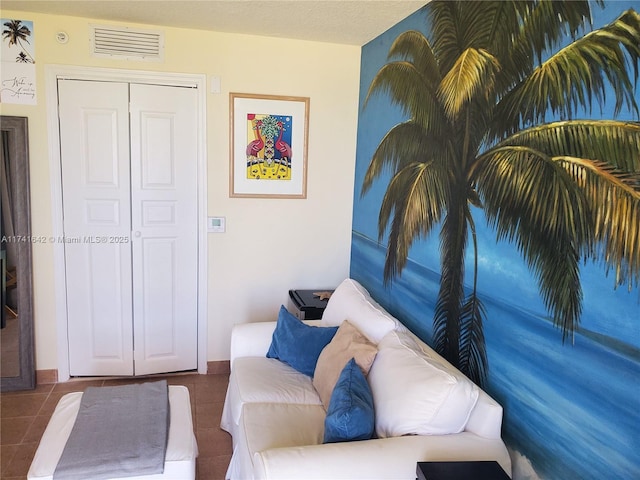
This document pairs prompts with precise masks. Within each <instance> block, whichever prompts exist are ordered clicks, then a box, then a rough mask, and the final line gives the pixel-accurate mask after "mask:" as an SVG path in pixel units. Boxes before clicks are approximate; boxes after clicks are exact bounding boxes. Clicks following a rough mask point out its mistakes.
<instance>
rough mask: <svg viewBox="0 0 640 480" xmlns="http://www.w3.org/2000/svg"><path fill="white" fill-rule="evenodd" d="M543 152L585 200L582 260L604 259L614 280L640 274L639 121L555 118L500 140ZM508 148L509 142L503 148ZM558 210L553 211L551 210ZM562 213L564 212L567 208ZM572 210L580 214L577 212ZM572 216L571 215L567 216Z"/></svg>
mask: <svg viewBox="0 0 640 480" xmlns="http://www.w3.org/2000/svg"><path fill="white" fill-rule="evenodd" d="M507 144H512V145H520V146H526V147H527V148H531V149H534V150H536V151H540V152H544V155H546V156H547V157H548V158H549V161H550V162H553V163H555V164H557V165H558V166H559V167H560V168H562V169H564V170H565V172H566V173H567V174H568V175H569V178H571V179H572V181H573V183H574V184H575V186H576V187H577V188H579V189H580V191H581V196H582V197H583V198H584V199H585V202H586V204H587V205H588V212H589V213H588V215H586V216H584V217H577V216H576V220H575V221H576V222H577V218H583V223H584V222H587V221H588V222H589V223H588V224H587V223H585V224H584V225H585V228H588V229H589V231H590V232H591V233H590V235H589V236H583V237H580V238H583V239H584V241H583V242H580V240H579V238H577V239H576V241H578V242H580V243H578V245H580V246H581V248H582V250H581V252H582V254H583V256H584V258H585V259H587V258H591V259H594V260H599V259H600V260H603V261H604V263H605V265H607V267H608V268H611V269H613V270H614V271H615V285H616V286H618V285H622V284H624V283H627V284H628V287H629V288H632V287H633V285H637V284H638V282H639V279H640V233H639V232H640V124H638V123H636V122H619V121H614V120H600V121H570V122H555V123H551V124H546V125H540V126H537V127H532V128H530V129H527V130H523V131H521V132H518V133H516V134H514V135H512V136H511V137H509V138H508V139H507V140H505V141H504V142H502V143H501V144H499V145H497V146H496V151H498V150H500V149H501V148H502V147H503V146H505V145H507ZM506 148H508V147H506ZM554 215H557V213H554ZM564 215H565V216H567V215H568V214H567V213H565V214H564ZM576 215H584V213H583V214H580V213H579V212H577V213H576ZM567 218H571V217H567Z"/></svg>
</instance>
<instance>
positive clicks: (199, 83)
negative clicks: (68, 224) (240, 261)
mask: <svg viewBox="0 0 640 480" xmlns="http://www.w3.org/2000/svg"><path fill="white" fill-rule="evenodd" d="M61 78H66V79H74V80H99V81H114V82H115V81H119V82H130V83H144V84H156V85H168V86H182V87H192V88H195V89H196V90H197V92H198V112H197V115H198V373H201V374H206V373H207V345H208V336H207V335H208V331H207V330H208V329H207V292H208V288H207V270H208V269H207V231H206V220H207V142H206V132H207V129H206V105H207V102H206V101H207V98H206V85H207V80H206V75H203V74H187V73H166V72H153V71H139V70H122V69H111V68H95V67H77V66H71V65H45V88H46V98H47V127H48V128H47V130H48V132H49V169H50V173H51V174H50V178H51V209H52V227H53V237H54V238H62V236H63V234H64V228H63V216H62V177H61V175H62V172H61V161H60V126H59V123H58V79H61ZM53 255H54V281H55V300H56V302H55V304H56V311H55V318H56V320H55V321H56V330H57V347H58V348H57V349H58V381H61V382H65V381H67V380H69V378H70V375H69V342H68V335H67V333H68V331H67V299H66V282H65V273H64V270H65V266H64V265H65V262H64V244H63V243H61V242H54V243H53Z"/></svg>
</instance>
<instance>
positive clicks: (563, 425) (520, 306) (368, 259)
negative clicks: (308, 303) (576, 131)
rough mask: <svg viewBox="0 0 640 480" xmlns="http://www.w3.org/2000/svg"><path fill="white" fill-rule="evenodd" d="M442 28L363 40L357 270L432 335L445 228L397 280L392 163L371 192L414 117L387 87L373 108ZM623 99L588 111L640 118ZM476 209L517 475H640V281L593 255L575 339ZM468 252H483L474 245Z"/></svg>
mask: <svg viewBox="0 0 640 480" xmlns="http://www.w3.org/2000/svg"><path fill="white" fill-rule="evenodd" d="M591 8H592V12H593V24H594V26H595V27H598V26H602V25H605V24H607V23H609V22H612V21H613V20H615V19H616V18H617V17H618V16H619V15H620V14H621V13H622V12H623V11H625V10H627V9H629V8H635V9H636V10H640V2H638V1H616V2H606V3H604V6H603V8H601V6H600V5H599V4H597V3H595V2H593V3H592V5H591ZM430 28H431V26H430V25H428V22H427V16H426V12H425V9H422V10H420V11H418V12H416V13H415V14H414V15H412V16H410V17H408V18H407V19H405V20H404V21H402V22H401V23H399V24H398V25H396V26H395V27H393V28H392V29H390V30H389V31H387V32H385V33H384V34H383V35H381V36H379V37H378V38H376V39H374V40H373V41H372V42H370V43H368V44H367V45H365V46H364V47H363V50H362V64H361V84H360V106H361V111H360V119H359V125H358V148H357V158H356V172H355V188H354V215H353V237H352V254H351V276H352V277H353V278H355V279H356V280H358V281H360V282H361V283H362V284H363V285H364V286H365V287H366V288H367V289H368V290H369V291H370V292H371V293H372V295H373V297H374V298H376V299H377V300H378V301H379V302H380V303H381V304H382V305H383V306H385V308H387V309H388V310H389V311H390V312H391V313H393V314H394V315H396V316H397V317H398V318H400V319H402V321H403V322H404V323H405V324H406V325H407V326H408V327H409V328H410V329H411V330H412V331H414V332H415V333H416V334H418V335H419V336H420V337H421V338H422V339H423V340H425V341H426V342H427V343H430V344H432V342H433V339H434V332H433V322H432V320H433V316H434V310H435V306H436V299H437V296H438V291H439V289H440V280H441V277H440V238H439V236H438V232H439V230H438V229H435V230H434V231H433V232H432V233H431V234H430V235H429V236H427V237H426V238H421V239H420V240H419V241H417V242H415V243H414V244H413V245H412V247H411V249H410V251H409V254H408V261H407V264H406V266H405V268H404V269H403V270H402V272H401V274H400V275H399V276H397V277H396V278H395V279H394V280H393V281H391V282H389V283H385V282H384V275H383V271H384V265H385V255H386V249H387V243H388V231H387V233H386V234H385V235H383V237H382V238H381V239H380V240H378V215H379V212H380V206H381V204H382V199H383V196H384V194H385V191H386V189H387V186H388V183H389V180H390V179H391V172H386V173H385V174H384V175H382V176H381V177H379V178H378V179H377V180H376V181H375V182H373V184H372V185H371V188H370V189H369V190H368V191H367V193H366V194H365V195H362V185H363V182H364V179H365V175H366V172H367V169H368V168H369V164H370V162H371V159H372V156H373V155H374V152H375V150H376V148H377V147H378V145H379V144H380V141H381V139H382V138H383V137H384V136H385V135H386V134H387V132H388V131H389V130H390V129H391V128H392V127H393V126H394V125H397V124H399V123H400V122H403V121H404V120H406V115H404V114H403V112H402V109H401V108H400V107H399V106H397V105H394V104H393V103H392V102H391V101H390V98H389V97H388V96H385V95H377V96H374V97H371V98H370V99H369V101H368V103H367V105H366V111H365V109H364V108H363V105H364V103H365V97H366V94H367V91H368V89H369V86H370V85H371V82H372V81H373V79H374V77H375V76H376V74H377V72H378V71H379V70H380V69H381V67H382V66H383V65H385V63H386V62H388V59H387V53H388V52H389V48H390V46H391V45H392V43H393V41H394V40H395V39H396V38H397V37H398V36H399V35H400V34H401V33H403V32H406V31H409V30H417V31H421V32H423V33H424V34H425V35H427V36H428V34H429V31H430ZM567 41H569V40H567ZM634 88H636V89H635V90H634V92H636V93H635V96H636V98H637V97H638V96H637V87H634ZM614 99H615V96H614V95H613V94H610V95H608V102H607V103H606V104H605V107H604V108H603V109H602V110H600V109H599V108H598V109H595V108H594V109H593V111H591V112H588V117H589V118H598V116H601V117H602V118H613V117H614V116H615V118H617V119H623V120H631V121H633V122H637V121H638V116H637V112H633V111H630V110H629V109H626V110H625V109H623V110H621V111H620V112H614V110H615V106H614V103H615V101H614ZM596 110H597V111H596ZM385 175H386V177H385ZM472 214H473V218H474V220H475V225H476V227H477V242H478V272H477V275H478V279H477V288H478V296H479V297H480V299H481V300H482V302H483V304H484V307H485V310H486V315H485V319H484V336H485V341H486V353H487V362H488V374H487V380H486V384H485V389H486V390H487V391H488V392H489V393H490V394H491V395H492V396H493V397H494V398H496V400H498V401H499V402H500V403H501V405H503V407H504V424H503V434H504V438H505V441H506V442H507V444H508V446H509V447H510V449H511V450H512V452H513V456H512V458H513V460H514V472H513V473H514V478H516V479H536V478H540V479H545V480H547V479H548V480H552V479H558V480H564V479H602V478H606V479H635V478H640V383H639V382H640V289H639V288H638V286H637V285H632V288H630V289H629V288H628V285H623V286H620V287H618V288H614V286H615V281H614V276H613V274H612V273H611V272H609V274H607V271H606V270H607V269H606V268H605V266H604V265H603V264H600V263H593V262H587V263H586V264H584V265H581V266H580V281H581V285H582V289H583V295H584V298H583V303H582V306H583V311H582V315H581V317H580V323H579V325H578V327H577V328H576V329H575V331H574V332H573V333H572V334H571V335H569V336H568V337H567V338H566V339H565V340H564V341H563V335H562V331H561V329H559V328H558V327H556V326H554V324H553V322H552V320H551V319H550V317H549V312H548V311H547V309H546V308H545V304H544V302H543V301H542V299H541V298H540V293H539V289H538V285H537V281H536V278H535V277H534V275H533V274H532V273H531V271H530V269H529V268H528V266H527V264H526V262H525V261H524V260H523V259H522V256H521V254H520V252H518V250H517V248H516V247H515V246H514V245H512V244H510V243H508V242H507V241H504V240H497V239H496V232H495V230H494V229H492V228H490V227H489V225H487V222H486V220H485V218H484V215H483V213H482V212H481V211H480V210H477V209H472ZM465 262H466V264H467V265H470V264H472V262H473V256H472V252H471V250H470V249H467V251H466V259H465ZM472 282H473V277H472V269H471V268H467V269H466V271H465V282H464V285H465V290H466V291H467V293H468V292H469V291H470V290H471V287H472Z"/></svg>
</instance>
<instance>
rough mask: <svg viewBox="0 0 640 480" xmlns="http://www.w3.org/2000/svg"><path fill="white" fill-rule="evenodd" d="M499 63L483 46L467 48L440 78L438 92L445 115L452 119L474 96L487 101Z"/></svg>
mask: <svg viewBox="0 0 640 480" xmlns="http://www.w3.org/2000/svg"><path fill="white" fill-rule="evenodd" d="M499 69H500V64H499V63H498V61H497V60H496V58H495V57H494V56H493V55H491V54H490V53H489V52H487V51H486V50H483V49H479V50H477V49H475V48H468V49H466V50H465V51H464V52H463V53H462V54H461V55H460V56H459V57H458V59H457V60H456V62H455V63H454V65H453V67H452V68H451V70H449V72H448V73H447V74H446V75H445V77H444V78H443V79H442V82H441V84H440V88H439V92H438V93H439V96H440V101H441V103H442V105H443V106H444V109H445V112H446V113H447V116H448V117H449V118H450V119H452V120H454V119H456V118H457V117H458V115H459V114H460V111H461V110H462V108H463V107H464V106H465V105H466V104H468V103H469V102H470V101H471V100H472V99H474V98H475V97H478V96H480V97H481V98H484V100H485V101H486V100H487V99H488V96H489V95H490V93H491V92H492V90H493V84H494V83H495V78H496V73H497V72H498V71H499Z"/></svg>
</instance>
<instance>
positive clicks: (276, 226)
mask: <svg viewBox="0 0 640 480" xmlns="http://www.w3.org/2000/svg"><path fill="white" fill-rule="evenodd" d="M2 18H11V19H21V20H32V21H33V22H34V32H35V44H36V67H37V94H38V104H37V106H24V105H10V104H2V105H0V113H1V114H2V115H16V116H26V117H28V118H29V136H30V141H29V146H30V155H31V207H32V233H33V235H42V236H45V237H46V236H50V235H51V234H52V215H51V214H52V211H51V206H50V202H51V178H50V171H49V153H48V151H47V145H48V132H47V109H46V101H47V99H46V97H45V89H44V87H45V81H44V65H45V64H57V65H80V66H98V67H106V68H124V69H129V70H132V69H138V70H153V71H163V72H181V73H199V74H206V75H207V76H218V77H220V78H221V82H222V93H221V94H210V93H208V94H207V130H208V131H207V142H208V152H207V156H208V179H207V183H208V214H209V215H212V216H225V217H226V221H227V231H226V233H224V234H209V235H208V243H207V248H208V255H209V265H208V279H209V280H208V332H209V333H208V355H207V356H208V359H209V360H225V359H228V355H229V351H228V350H229V335H230V331H231V327H232V326H233V325H234V324H236V323H244V322H250V321H264V320H270V319H274V317H275V315H276V314H277V310H278V307H279V306H280V304H281V303H286V301H287V291H288V289H289V288H320V287H322V288H326V287H331V286H334V285H336V284H337V283H339V282H340V281H341V280H342V279H343V278H345V277H346V276H347V275H348V272H349V255H350V243H351V212H352V204H353V176H354V165H355V146H356V126H357V109H358V84H359V75H360V71H359V69H360V48H359V47H354V46H345V45H335V44H325V43H317V42H304V41H298V40H283V39H275V38H269V37H257V36H249V35H235V34H226V33H217V32H207V31H197V30H187V29H178V28H170V27H158V28H161V29H162V30H163V31H164V32H165V59H164V62H163V63H154V62H131V61H115V60H110V59H99V58H94V57H92V56H91V55H90V54H89V25H90V24H91V23H100V24H106V23H108V22H102V21H96V20H91V19H83V18H76V17H66V16H55V15H43V14H34V13H29V12H16V11H6V10H3V11H2ZM119 25H126V26H140V25H132V24H119ZM140 27H142V28H149V27H148V26H140ZM60 30H63V31H65V32H66V33H67V34H68V35H69V42H68V43H67V44H64V45H61V44H58V43H57V42H56V41H55V33H56V32H57V31H60ZM229 92H240V93H257V94H274V95H294V96H305V97H310V99H311V100H310V101H311V104H310V109H309V110H310V112H309V113H310V117H309V118H310V119H309V155H308V184H307V199H305V200H301V199H298V200H284V199H244V198H229ZM33 261H34V312H35V313H34V315H35V337H36V368H37V369H38V370H44V369H55V368H57V367H58V353H57V350H56V342H55V339H56V335H57V331H56V319H55V316H54V312H55V290H54V262H53V246H52V245H47V244H36V245H34V246H33Z"/></svg>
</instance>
